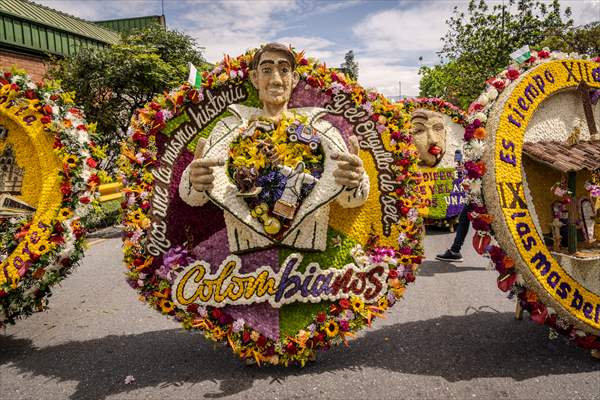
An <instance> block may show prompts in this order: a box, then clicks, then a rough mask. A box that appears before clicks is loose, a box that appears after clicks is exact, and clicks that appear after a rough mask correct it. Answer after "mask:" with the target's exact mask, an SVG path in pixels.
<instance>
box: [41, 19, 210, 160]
mask: <svg viewBox="0 0 600 400" xmlns="http://www.w3.org/2000/svg"><path fill="white" fill-rule="evenodd" d="M188 62H191V63H193V64H194V65H196V66H197V67H201V66H202V65H204V64H205V63H206V62H205V60H204V58H203V57H202V53H201V52H200V51H199V50H198V48H197V46H196V42H195V40H194V39H192V38H191V37H189V36H187V35H185V34H182V33H179V32H176V31H170V30H166V29H164V28H163V27H160V26H152V27H148V28H145V29H143V30H138V31H133V32H130V33H128V34H125V35H123V36H122V38H121V41H120V42H119V43H118V44H116V45H113V46H111V47H107V48H104V49H89V48H84V49H81V50H80V51H79V52H78V53H76V54H75V55H73V56H69V57H66V58H63V59H59V60H54V64H53V65H52V66H51V67H50V69H49V71H48V74H47V75H48V77H50V78H51V79H55V80H59V81H60V82H61V84H62V86H63V88H64V89H65V90H69V91H74V92H75V100H76V102H77V104H78V105H80V106H82V107H83V108H84V110H85V113H86V118H87V119H88V121H91V122H96V123H97V132H98V133H99V137H100V139H101V141H102V142H101V143H100V145H104V146H107V152H108V154H109V157H108V158H109V163H110V162H112V161H114V160H115V159H116V156H117V154H118V151H119V146H118V144H119V141H120V140H121V139H122V138H123V137H124V135H125V131H126V130H127V127H128V126H129V120H130V118H131V116H132V115H133V113H134V112H135V110H136V109H137V108H139V107H141V106H143V105H144V104H145V103H147V102H149V101H150V100H151V99H152V98H153V97H154V96H155V95H156V94H158V93H162V92H163V91H165V90H169V89H171V88H173V87H176V86H178V85H180V84H181V83H182V82H184V81H185V80H186V78H187V74H188Z"/></svg>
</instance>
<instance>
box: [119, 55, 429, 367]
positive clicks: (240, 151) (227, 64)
mask: <svg viewBox="0 0 600 400" xmlns="http://www.w3.org/2000/svg"><path fill="white" fill-rule="evenodd" d="M254 52H255V50H251V51H249V52H247V53H245V54H243V55H240V56H238V57H236V58H232V57H229V56H225V57H224V60H223V61H222V62H220V63H218V64H217V65H216V66H215V67H214V69H213V70H212V71H210V72H204V73H203V75H202V86H201V88H199V89H195V88H192V87H190V86H189V85H188V84H184V85H183V86H181V87H180V88H178V89H176V90H173V91H171V92H170V93H165V94H164V95H161V96H158V97H157V98H155V99H154V100H153V101H152V102H151V103H149V104H147V105H146V106H145V107H144V108H142V109H140V110H138V111H137V112H136V113H135V115H134V117H133V118H132V121H131V125H130V128H129V131H128V135H129V140H128V142H127V143H125V144H123V151H122V154H123V155H122V157H121V159H120V170H121V173H122V179H123V184H124V187H125V188H126V189H125V193H126V200H125V202H124V203H123V207H124V209H125V213H124V224H125V235H124V254H125V255H124V257H125V262H126V264H127V266H128V273H127V277H128V282H129V284H130V285H131V286H132V287H133V288H135V289H137V290H138V291H139V293H140V294H141V296H140V299H141V300H142V301H145V302H147V303H148V304H149V305H150V306H151V307H152V308H154V309H156V310H158V311H160V312H162V313H163V314H165V315H169V316H171V317H173V318H174V319H175V320H177V321H179V322H181V323H182V325H183V327H184V328H186V329H191V328H195V329H199V330H201V331H203V332H204V335H205V336H206V337H207V338H209V339H211V340H214V341H217V342H224V343H226V344H227V345H228V346H229V347H230V348H231V349H232V350H233V351H234V353H236V354H238V355H239V356H240V357H241V358H242V359H246V360H247V361H248V360H251V361H253V362H254V361H255V362H257V363H258V364H261V363H270V364H280V365H288V364H300V365H304V364H305V363H306V362H307V361H308V360H310V359H313V358H314V356H315V355H316V350H319V349H321V350H324V349H327V348H329V347H330V346H332V345H337V344H340V343H344V344H345V343H346V341H347V338H348V337H350V336H352V335H353V333H354V332H356V331H358V330H359V329H361V328H363V327H365V326H367V325H369V326H370V324H371V322H372V320H373V319H374V318H375V317H378V316H382V314H383V312H384V311H385V310H386V309H387V308H388V307H390V306H391V305H393V304H394V303H395V302H396V300H397V299H399V298H401V297H402V295H403V293H404V290H405V288H406V286H407V285H408V283H410V282H413V281H414V280H415V273H416V270H417V267H418V265H419V264H420V262H421V258H422V255H423V248H422V234H423V232H422V219H421V218H420V217H419V216H418V211H417V208H418V207H419V206H420V200H419V195H418V193H417V191H416V180H415V178H414V177H415V176H416V174H417V167H416V164H417V161H418V156H417V153H416V149H415V147H414V146H413V145H411V137H410V136H409V135H406V134H404V133H402V132H401V129H402V127H403V126H404V124H406V123H407V121H406V120H404V119H403V117H402V114H401V113H399V112H398V111H397V109H396V108H395V107H394V106H393V105H392V104H391V103H389V102H388V101H387V100H386V99H385V98H384V97H383V96H381V95H379V94H377V93H375V92H369V91H366V90H364V89H363V88H362V87H360V86H359V85H358V84H357V83H356V82H354V81H351V80H350V79H348V78H347V77H346V76H345V75H344V74H343V73H341V72H339V71H336V70H334V69H330V68H327V67H326V66H325V65H324V64H320V63H318V62H317V61H316V60H314V59H310V58H306V57H305V56H304V54H303V53H295V54H296V58H297V64H298V66H297V69H296V71H297V72H298V73H299V75H300V77H301V78H300V82H299V84H298V85H297V87H296V89H295V91H294V93H293V95H292V99H291V101H290V104H289V106H290V107H291V108H292V107H306V106H322V105H325V104H326V102H327V101H330V100H331V98H332V97H334V96H336V95H342V94H343V95H344V96H346V98H349V99H351V100H350V105H351V106H353V107H355V108H356V109H355V110H354V111H356V110H359V111H360V112H361V113H362V112H364V114H363V115H365V118H364V120H365V121H366V122H367V124H371V125H372V126H373V127H374V128H375V129H374V132H375V134H376V135H378V136H379V137H380V138H381V139H382V140H383V142H384V143H385V146H386V149H387V150H388V151H390V152H391V154H393V158H394V162H393V165H392V166H391V167H390V169H391V171H393V173H394V176H393V177H392V179H393V181H394V182H395V185H394V189H393V191H392V193H391V196H392V198H393V201H394V203H395V209H396V210H397V212H398V213H399V221H398V223H396V224H394V227H393V229H392V232H393V237H392V238H391V239H390V238H389V237H388V238H387V240H388V243H389V240H393V244H395V246H392V245H389V244H385V245H384V244H382V242H383V240H384V238H380V237H379V236H378V235H377V234H375V233H374V232H369V230H370V228H369V227H366V228H365V229H366V231H367V232H365V233H364V235H363V237H365V238H367V240H365V242H363V243H362V244H351V243H348V241H347V240H346V239H343V238H341V237H340V236H339V235H338V236H329V235H328V237H327V243H328V248H332V249H334V250H333V251H334V253H333V254H332V255H329V256H330V257H331V260H332V262H333V261H334V260H335V263H345V262H348V261H347V260H348V259H350V260H354V262H356V264H357V265H380V266H383V267H384V268H385V271H386V272H385V273H386V274H387V275H386V277H385V279H386V280H387V289H386V292H385V293H384V294H383V295H381V296H379V297H378V298H377V299H375V300H374V301H371V302H367V303H365V301H363V299H361V298H360V297H357V296H347V298H342V299H338V300H336V301H331V302H321V303H315V304H306V303H304V304H301V303H294V304H288V305H286V307H289V308H288V310H289V309H291V310H292V311H290V313H289V314H286V315H288V318H287V320H286V321H284V322H282V332H281V335H280V336H279V339H273V338H271V337H267V336H266V335H265V334H263V333H262V332H259V331H258V330H256V329H253V326H252V324H250V323H248V322H247V321H245V320H244V319H243V318H240V317H239V315H236V314H235V313H233V312H229V311H228V309H227V308H221V307H215V306H211V305H202V304H196V303H193V304H190V305H188V306H187V307H182V306H177V305H176V303H175V301H174V298H173V294H172V290H171V285H172V283H173V281H174V280H175V279H176V278H177V274H178V272H180V271H182V269H183V268H185V267H187V266H189V265H190V264H193V263H194V262H195V260H196V259H197V258H198V255H197V252H195V250H192V249H191V248H190V241H192V240H193V237H192V236H191V233H190V232H182V231H178V232H176V234H175V235H179V236H178V237H177V238H172V239H173V240H172V241H171V243H176V245H175V244H172V245H171V247H170V248H168V251H166V252H165V253H163V254H162V255H160V256H152V255H151V254H150V253H149V252H148V250H147V249H148V247H147V246H148V244H149V243H150V240H151V237H150V236H149V232H150V231H151V226H152V223H153V222H152V220H151V216H150V215H151V214H150V213H151V207H152V201H153V196H155V194H156V191H154V192H153V190H154V188H155V187H156V185H157V183H158V181H157V178H156V174H155V175H153V173H152V171H156V168H159V167H160V160H162V159H161V154H162V153H164V152H165V145H164V144H165V141H166V140H167V136H166V134H168V133H169V132H172V131H173V130H174V129H176V127H177V126H178V125H179V124H181V123H182V121H184V120H186V118H187V116H186V113H185V112H184V108H185V107H186V106H188V105H193V104H197V103H198V102H200V101H202V99H204V98H206V97H207V96H212V95H211V91H212V90H215V89H219V88H223V87H226V86H227V85H229V87H237V86H240V85H241V86H242V87H243V88H244V90H246V91H247V93H248V96H247V99H246V100H245V101H244V102H243V104H244V105H251V106H255V107H259V106H260V103H259V101H258V95H257V92H256V90H255V89H254V88H253V87H252V85H251V84H250V82H249V79H248V73H249V65H250V61H251V59H252V56H253V54H254ZM232 85H233V86H232ZM225 114H227V112H225V113H224V114H221V115H225ZM353 115H354V114H353ZM336 118H337V119H338V122H339V121H340V120H341V121H342V122H343V121H345V120H343V119H342V118H341V116H339V115H336V116H333V119H336ZM216 122H217V121H216V120H213V121H212V122H211V123H210V124H209V125H208V126H206V128H204V129H203V131H202V132H200V134H198V135H196V137H195V139H191V141H190V142H189V143H188V144H187V148H186V149H185V150H184V152H183V153H182V156H181V157H182V158H184V160H183V161H184V164H183V165H180V163H179V162H178V161H177V162H175V164H174V167H173V168H174V169H173V174H174V175H175V174H179V176H180V175H181V173H182V170H183V168H185V165H187V163H189V162H190V160H191V157H192V154H193V151H194V149H195V144H196V142H197V139H198V138H199V137H200V136H202V134H203V133H208V132H210V131H211V130H212V129H213V127H214V126H215V124H216ZM301 122H302V121H298V120H296V121H287V122H285V121H284V123H282V124H283V125H286V124H288V126H289V125H292V124H296V125H298V124H300V123H301ZM341 126H342V128H341V129H340V130H344V129H345V130H347V131H350V132H351V131H352V126H351V125H349V124H348V123H345V125H344V123H342V124H341ZM280 128H281V126H280ZM294 129H297V126H294ZM288 145H291V144H288ZM303 146H304V145H303ZM307 146H308V144H307ZM316 147H317V148H316V150H314V152H304V153H303V155H302V154H301V155H300V157H302V158H303V159H308V158H311V157H316V158H315V159H318V156H319V152H320V150H319V149H318V146H316ZM289 149H291V148H288V150H289ZM252 151H253V150H252V148H249V147H247V146H244V145H243V143H241V142H240V143H237V144H236V145H235V146H233V147H232V148H230V165H233V164H234V162H233V161H234V160H235V159H236V158H235V157H238V156H241V157H242V158H245V160H242V158H240V159H239V162H240V163H241V164H240V165H246V164H245V163H246V162H247V161H248V158H247V157H250V158H249V159H250V160H253V159H254V160H256V158H252V157H254V156H252V155H250V152H252ZM286 151H287V150H286ZM286 151H283V152H279V153H277V152H273V153H272V154H271V153H269V154H270V156H275V157H277V156H282V157H286V155H287V153H286ZM290 151H291V150H290ZM234 153H235V154H234ZM246 153H248V154H246ZM263 161H264V160H263ZM317 164H318V163H317ZM317 164H315V165H317ZM246 166H247V165H246ZM250 167H252V166H250ZM374 168H375V166H374V164H371V165H367V164H365V169H366V170H367V172H369V171H370V170H369V169H371V170H372V171H371V172H373V171H374ZM316 170H318V168H316V169H315V171H316ZM246 172H248V171H246ZM246 172H244V173H243V174H241V175H242V176H241V178H240V180H243V178H244V176H243V175H244V174H245V173H246ZM234 173H235V171H232V170H230V171H229V176H230V179H234V177H233V176H232V175H233V174H234ZM248 173H249V172H248ZM315 173H316V172H315ZM177 179H178V178H177ZM262 179H265V180H266V181H267V182H265V184H264V185H262V186H263V189H262V190H265V193H264V196H266V197H267V198H268V196H272V195H273V193H274V192H276V191H278V190H279V189H280V187H279V184H278V181H277V179H276V177H274V176H268V175H264V176H263V178H262ZM238 187H239V186H238ZM248 189H252V188H251V187H249V188H248ZM176 193H177V189H176V188H171V189H170V194H169V197H171V198H172V201H173V202H178V203H177V204H179V207H181V205H182V204H183V203H182V202H181V200H180V199H179V198H178V196H177V195H176ZM259 208H260V207H259ZM216 211H218V209H216V208H214V210H213V213H215V212H216ZM265 211H266V210H265V209H262V210H261V209H257V210H253V212H255V214H253V216H254V217H255V218H258V217H260V216H261V213H264V212H265ZM171 212H173V210H172V209H170V210H169V211H168V212H167V218H169V215H170V216H171V218H176V217H174V216H173V215H172V214H169V213H171ZM175 212H176V210H175ZM262 215H264V214H262ZM177 218H179V219H176V220H175V219H172V221H173V222H172V226H175V225H179V224H180V221H181V223H183V221H185V220H190V219H193V218H194V217H193V216H192V215H190V212H187V214H186V215H181V216H179V217H177ZM209 219H210V217H208V214H207V216H205V217H204V219H202V220H199V221H198V223H201V224H203V226H204V228H205V229H211V226H210V221H209ZM365 224H369V226H370V223H369V222H368V221H367V222H365ZM265 231H266V229H265ZM342 250H343V252H342ZM328 251H329V250H328ZM335 254H338V256H336V255H335ZM339 254H342V256H339ZM329 256H328V257H329ZM306 257H309V258H310V257H311V256H309V255H307V256H306ZM344 260H345V261H344ZM334 265H335V264H334ZM339 265H342V264H339ZM260 305H262V304H259V306H260ZM301 308H302V310H300V309H301ZM284 325H285V326H286V327H287V328H286V329H283V326H284ZM284 331H285V332H284ZM284 333H285V334H284Z"/></svg>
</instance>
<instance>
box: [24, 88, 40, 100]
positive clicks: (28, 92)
mask: <svg viewBox="0 0 600 400" xmlns="http://www.w3.org/2000/svg"><path fill="white" fill-rule="evenodd" d="M23 95H24V96H25V97H27V98H28V99H29V100H33V99H37V95H36V94H35V92H34V91H33V90H31V89H28V90H26V91H25V93H23Z"/></svg>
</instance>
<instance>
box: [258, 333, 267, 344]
mask: <svg viewBox="0 0 600 400" xmlns="http://www.w3.org/2000/svg"><path fill="white" fill-rule="evenodd" d="M266 344H267V338H266V337H264V336H263V335H260V336H259V337H258V340H257V341H256V345H257V346H258V347H265V345H266Z"/></svg>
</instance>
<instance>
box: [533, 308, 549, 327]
mask: <svg viewBox="0 0 600 400" xmlns="http://www.w3.org/2000/svg"><path fill="white" fill-rule="evenodd" d="M530 315H531V320H532V321H533V322H535V323H537V324H540V325H544V322H545V321H546V318H547V317H548V310H547V309H546V307H545V306H544V305H543V304H539V306H538V307H536V308H535V309H533V310H531V314H530Z"/></svg>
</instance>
